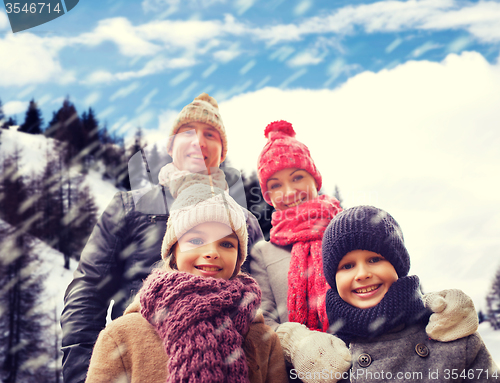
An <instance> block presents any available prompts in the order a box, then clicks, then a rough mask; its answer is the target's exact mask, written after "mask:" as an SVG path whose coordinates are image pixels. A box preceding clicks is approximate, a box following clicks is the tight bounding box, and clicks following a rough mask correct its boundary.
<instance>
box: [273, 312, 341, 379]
mask: <svg viewBox="0 0 500 383" xmlns="http://www.w3.org/2000/svg"><path fill="white" fill-rule="evenodd" d="M276 333H277V334H278V337H279V338H280V342H281V347H282V348H283V352H284V354H285V359H286V360H287V361H288V362H291V363H292V364H293V367H294V370H295V371H293V370H292V373H293V372H295V375H296V376H297V377H298V378H299V379H301V380H302V381H303V382H305V383H313V382H320V383H326V382H337V380H338V379H332V377H335V376H338V377H341V376H342V374H343V373H347V372H348V371H349V369H350V367H351V353H350V352H349V349H348V348H347V346H346V344H345V343H344V342H343V341H342V340H340V339H339V338H337V337H335V336H333V335H330V334H327V333H324V332H319V331H311V330H309V329H308V328H307V327H306V326H304V325H302V324H299V323H295V322H286V323H283V324H281V325H279V327H278V328H277V330H276ZM292 373H291V375H292V376H293V374H292ZM315 373H316V375H315ZM344 375H346V374H344ZM318 376H320V377H321V378H319V379H318ZM308 377H309V379H308Z"/></svg>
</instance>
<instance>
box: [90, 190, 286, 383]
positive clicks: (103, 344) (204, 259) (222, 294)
mask: <svg viewBox="0 0 500 383" xmlns="http://www.w3.org/2000/svg"><path fill="white" fill-rule="evenodd" d="M247 240H248V234H247V229H246V223H245V216H244V214H243V210H242V208H241V207H240V206H239V205H238V204H237V203H236V202H235V201H234V200H233V199H232V198H231V197H230V196H229V194H228V193H227V192H225V191H223V190H220V189H217V188H214V187H210V186H208V185H204V184H194V185H190V186H188V187H187V188H186V189H185V190H183V191H182V192H181V193H180V194H179V195H178V197H177V199H176V201H175V203H174V204H173V206H172V209H171V214H170V217H169V219H168V222H167V231H166V233H165V237H164V239H163V244H162V258H163V260H164V261H165V262H164V266H163V267H162V268H160V269H156V270H154V271H153V272H152V273H151V275H150V276H149V277H148V278H147V279H146V280H145V282H144V285H143V287H142V289H141V290H140V291H139V293H138V295H137V297H136V300H135V301H134V302H133V303H132V304H131V305H130V306H129V307H128V308H127V310H126V311H125V314H124V315H123V316H122V317H120V318H118V319H116V320H115V321H113V322H112V323H111V324H109V325H108V326H107V327H106V328H105V329H104V330H103V331H102V332H101V334H100V335H99V338H98V340H97V343H96V345H95V348H94V351H93V355H92V359H91V362H90V367H89V371H88V375H87V380H86V381H87V382H117V381H120V382H122V381H124V382H148V383H149V382H151V383H156V382H158V383H160V382H161V383H164V382H174V381H176V382H177V381H186V382H199V381H204V382H229V381H230V382H286V381H287V377H286V370H285V364H284V359H283V352H282V350H281V347H280V342H279V339H278V338H277V336H276V334H275V333H274V332H273V331H272V330H271V329H270V328H269V327H268V326H266V325H265V324H264V319H263V316H262V314H261V313H260V312H257V309H258V307H259V305H260V296H261V292H260V289H259V288H258V285H257V283H256V282H255V281H254V280H253V279H252V278H250V277H249V276H248V275H245V274H243V273H241V272H240V268H241V265H242V263H243V262H244V260H245V257H246V252H247Z"/></svg>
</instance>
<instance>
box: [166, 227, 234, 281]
mask: <svg viewBox="0 0 500 383" xmlns="http://www.w3.org/2000/svg"><path fill="white" fill-rule="evenodd" d="M238 247H239V241H238V237H237V236H236V234H235V233H234V232H233V231H232V230H231V228H230V227H229V226H226V225H224V224H223V223H220V222H205V223H202V224H199V225H197V226H195V227H193V228H192V229H191V230H189V231H188V232H186V233H185V234H184V235H183V236H182V237H181V238H180V239H179V240H178V241H177V243H176V245H175V248H174V256H175V262H176V264H177V268H178V270H179V271H184V272H186V273H190V274H194V275H199V276H203V277H212V278H223V279H229V278H231V276H232V275H233V273H234V270H235V268H236V262H237V260H238Z"/></svg>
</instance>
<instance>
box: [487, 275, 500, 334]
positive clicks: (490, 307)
mask: <svg viewBox="0 0 500 383" xmlns="http://www.w3.org/2000/svg"><path fill="white" fill-rule="evenodd" d="M486 305H487V311H486V312H487V317H488V320H489V321H490V323H491V326H492V327H493V328H494V329H495V330H500V267H499V268H498V270H497V272H496V274H495V277H494V279H493V284H492V286H491V289H490V292H489V293H488V295H487V296H486Z"/></svg>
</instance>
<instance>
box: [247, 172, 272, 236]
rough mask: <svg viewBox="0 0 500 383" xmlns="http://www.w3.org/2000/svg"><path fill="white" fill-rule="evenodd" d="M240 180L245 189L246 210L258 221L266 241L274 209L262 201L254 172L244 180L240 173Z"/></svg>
mask: <svg viewBox="0 0 500 383" xmlns="http://www.w3.org/2000/svg"><path fill="white" fill-rule="evenodd" d="M241 178H242V180H243V187H244V188H245V198H246V200H247V208H248V210H249V211H250V212H251V213H252V214H253V215H254V216H255V217H256V218H257V220H258V221H259V225H260V228H261V229H262V233H263V234H264V238H265V239H266V241H268V240H269V236H270V231H271V228H272V225H271V215H272V213H273V211H274V208H273V207H272V206H271V205H269V204H268V203H267V202H266V201H265V200H264V197H263V196H262V190H261V188H260V183H259V179H258V178H257V174H256V173H255V172H252V174H250V177H248V178H246V177H245V175H244V173H243V172H242V174H241Z"/></svg>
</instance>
